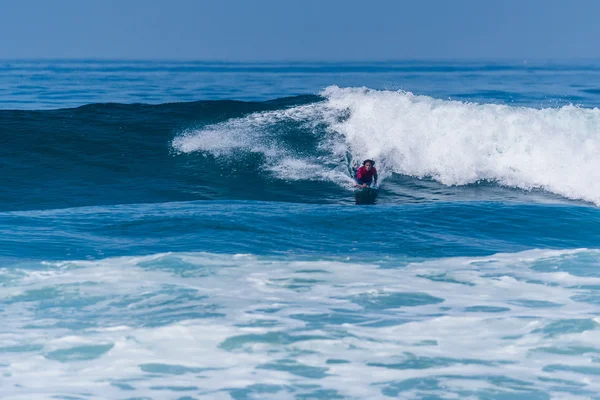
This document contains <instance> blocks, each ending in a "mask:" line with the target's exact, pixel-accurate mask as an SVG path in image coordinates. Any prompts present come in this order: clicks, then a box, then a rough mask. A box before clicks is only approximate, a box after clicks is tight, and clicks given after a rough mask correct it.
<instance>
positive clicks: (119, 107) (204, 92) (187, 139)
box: [0, 60, 600, 400]
mask: <svg viewBox="0 0 600 400" xmlns="http://www.w3.org/2000/svg"><path fill="white" fill-rule="evenodd" d="M598 107H600V62H554V63H550V62H545V63H541V62H537V63H533V62H518V63H500V62H485V61H482V62H409V61H407V62H383V63H370V62H366V63H292V64H289V63H217V62H149V61H139V62H138V61H135V62H134V61H61V60H56V61H0V188H1V189H0V322H1V323H0V398H2V399H3V400H6V399H11V400H14V399H27V400H36V399H65V400H88V399H89V400H91V399H129V400H133V399H180V400H184V399H185V400H190V399H235V400H242V399H261V400H262V399H299V400H300V399H387V398H391V397H395V398H406V399H470V398H473V399H502V400H505V399H524V400H525V399H526V400H530V399H600V250H599V249H600V210H599V208H598V207H599V206H600V109H599V108H598ZM365 158H372V159H374V160H375V163H376V164H375V167H376V168H377V169H378V171H379V178H380V190H379V196H378V199H377V204H376V205H374V206H356V205H355V204H354V197H353V187H352V179H351V167H352V165H353V164H354V163H356V162H360V161H361V160H363V159H365Z"/></svg>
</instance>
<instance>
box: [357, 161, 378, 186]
mask: <svg viewBox="0 0 600 400" xmlns="http://www.w3.org/2000/svg"><path fill="white" fill-rule="evenodd" d="M355 180H356V186H360V187H361V188H366V187H367V186H371V183H374V186H377V169H376V168H375V161H373V160H370V159H367V160H365V161H363V163H362V167H360V168H359V169H358V171H356V178H355Z"/></svg>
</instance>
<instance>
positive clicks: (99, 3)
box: [0, 0, 600, 61]
mask: <svg viewBox="0 0 600 400" xmlns="http://www.w3.org/2000/svg"><path fill="white" fill-rule="evenodd" d="M599 17H600V1H596V0H569V1H567V0H560V1H559V0H543V1H542V0H493V1H492V0H477V1H476V0H454V1H451V0H446V1H444V0H411V1H408V0H407V1H402V0H397V1H392V0H361V1H357V0H345V1H341V0H296V1H289V0H278V1H276V0H254V1H253V0H169V1H166V0H164V1H162V0H161V1H158V0H144V1H142V0H118V1H117V0H0V37H1V38H2V39H1V40H0V59H15V58H109V59H184V60H225V61H268V60H303V61H309V60H322V61H342V60H349V61H351V60H370V61H374V60H402V59H518V60H535V59H571V58H579V59H581V58H585V59H593V58H596V59H597V58H600V41H599V40H598V39H599V38H600V23H599V22H598V20H599Z"/></svg>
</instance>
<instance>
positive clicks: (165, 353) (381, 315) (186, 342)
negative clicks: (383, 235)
mask: <svg viewBox="0 0 600 400" xmlns="http://www.w3.org/2000/svg"><path fill="white" fill-rule="evenodd" d="M580 255H581V256H582V258H583V259H585V260H586V262H589V263H590V264H589V267H590V269H593V268H595V267H596V266H597V263H598V261H600V252H599V251H596V250H567V251H561V250H554V251H540V250H534V251H527V252H522V253H516V254H498V255H494V256H490V257H476V258H469V257H460V258H449V259H436V260H430V261H423V262H413V263H410V264H408V265H406V264H403V263H399V265H398V266H396V267H395V268H390V267H392V266H393V263H392V265H390V264H387V265H386V268H380V267H378V265H375V264H363V263H351V262H343V263H342V262H332V261H303V262H297V261H293V260H284V259H276V258H260V257H256V256H252V255H231V256H230V255H216V254H208V253H183V254H177V253H173V254H171V253H166V254H155V255H152V256H148V257H122V258H112V259H106V260H100V261H75V262H68V263H46V264H45V265H43V266H41V269H42V270H43V271H46V273H40V271H36V270H32V269H31V268H28V269H26V270H19V271H18V273H17V274H14V276H13V278H12V280H11V281H9V282H7V283H6V285H3V286H0V298H1V299H3V303H4V304H5V305H4V306H3V308H2V309H0V318H2V321H3V324H2V327H1V328H0V342H1V343H5V344H4V346H10V347H11V348H12V350H10V349H9V350H6V349H4V350H2V351H0V374H3V380H2V384H3V398H7V399H18V398H30V399H43V398H48V397H52V396H54V395H71V396H76V395H77V394H78V393H91V395H92V396H96V397H109V398H121V397H132V396H133V397H143V396H147V397H150V398H156V397H157V396H158V397H160V396H166V397H173V396H175V395H176V394H177V395H179V396H183V395H184V394H186V395H190V396H192V397H206V398H211V396H212V395H213V394H214V395H215V397H218V396H217V394H219V393H222V391H223V390H224V389H226V388H229V389H233V388H237V389H243V388H246V387H249V386H251V385H277V386H280V387H281V390H280V391H278V392H275V393H270V394H267V393H261V394H260V395H258V394H257V395H256V396H257V397H259V398H290V397H293V396H294V395H295V394H298V393H305V394H306V393H308V392H310V390H309V389H308V388H307V387H300V386H294V385H307V384H311V385H317V386H319V387H321V388H323V389H325V390H335V391H337V393H339V394H341V395H344V396H348V397H354V398H356V397H358V398H373V399H384V398H387V396H386V395H384V394H383V393H382V392H381V389H382V388H385V387H386V386H388V385H389V384H390V382H399V381H404V380H406V379H410V378H414V379H421V378H436V377H437V378H438V379H441V381H442V382H443V385H442V386H443V387H444V393H441V392H440V391H439V390H437V389H435V388H430V389H424V388H423V387H422V386H420V387H419V388H413V389H411V390H409V391H406V392H402V393H401V396H409V395H412V396H414V397H419V393H420V394H421V395H423V394H424V393H429V394H431V395H441V394H444V395H447V394H448V393H450V392H453V393H455V394H457V393H458V392H459V391H460V390H472V391H478V390H479V391H481V390H486V389H489V390H495V391H499V390H500V391H506V390H510V389H507V388H505V387H503V386H502V384H501V383H500V384H499V383H494V382H493V381H490V380H486V379H482V377H483V376H488V377H493V376H498V377H505V378H507V379H514V380H519V381H523V382H526V386H527V387H528V388H529V389H535V390H539V391H542V392H545V393H549V394H551V395H554V396H560V395H561V394H562V395H564V392H561V391H557V390H556V389H555V387H554V386H556V385H554V384H553V383H552V382H549V381H544V380H540V378H550V379H567V380H571V381H573V382H575V383H577V384H581V385H582V388H584V389H585V390H588V391H590V392H596V393H597V392H600V383H598V381H597V380H596V379H594V378H595V377H596V376H595V375H594V373H591V372H590V373H586V370H585V369H582V368H592V367H595V366H596V365H597V362H596V361H593V359H592V358H593V357H594V356H595V355H596V354H597V353H598V352H600V329H598V326H600V324H598V322H597V320H598V316H597V313H598V307H597V304H595V303H594V301H593V300H592V301H590V302H585V301H580V300H577V296H578V295H582V294H583V295H586V294H591V295H592V296H593V295H597V293H598V292H597V290H596V289H594V286H593V285H597V284H598V278H596V277H586V276H576V275H574V274H572V273H570V272H569V270H568V267H567V268H566V269H564V267H563V270H561V271H555V272H548V273H544V272H539V271H536V270H534V269H532V266H534V265H536V266H539V265H540V264H543V265H545V266H548V267H551V266H552V265H554V264H558V263H560V264H561V265H563V266H564V265H565V259H567V258H569V257H572V258H577V257H579V256H580ZM578 265H579V267H580V266H581V263H579V264H578ZM182 269H183V270H182ZM549 269H550V268H548V270H549ZM13 287H18V288H19V291H18V294H17V293H16V292H14V291H13V290H11V288H13ZM53 290H54V291H56V292H53ZM411 293H412V294H415V293H418V294H419V295H421V296H431V297H429V299H432V298H438V299H440V300H442V302H441V303H440V302H438V301H424V302H421V303H419V302H417V303H415V304H413V305H412V306H407V305H404V306H403V305H402V304H403V303H402V301H400V302H399V303H398V304H390V303H386V301H387V300H386V299H389V298H390V296H402V295H409V294H411ZM23 294H26V296H25V297H23ZM19 296H21V297H19ZM38 297H39V298H38ZM528 302H529V303H528ZM532 302H533V303H532ZM535 302H537V303H535ZM49 304H53V305H52V307H50V308H48V305H49ZM474 306H478V307H480V308H479V310H473V309H470V308H471V307H474ZM206 311H208V312H214V313H218V314H219V315H213V316H210V315H209V316H206V317H201V316H198V315H197V314H198V313H202V312H206ZM45 314H49V315H50V316H51V317H52V318H49V319H47V320H46V319H44V315H45ZM148 316H150V318H147V317H148ZM302 316H303V317H302ZM328 316H329V317H331V318H332V319H328V318H329V317H328ZM166 317H169V318H170V320H169V321H166V322H164V323H158V322H160V321H161V319H164V318H166ZM336 318H338V320H337V321H336ZM73 319H74V320H77V321H79V320H81V319H90V320H93V321H97V322H98V326H92V327H88V328H82V329H76V328H69V327H68V326H63V325H61V324H57V322H61V321H69V320H73ZM339 319H341V320H339ZM311 320H314V321H315V322H316V323H311V322H310V321H311ZM565 321H567V322H568V321H571V322H569V324H567V325H565V326H563V327H562V328H559V329H558V331H557V330H556V324H557V323H564V322H565ZM572 321H582V323H584V324H586V326H585V329H575V330H573V329H571V326H572V324H573V323H574V322H572ZM152 322H155V323H157V324H156V325H153V324H152ZM374 322H379V323H381V324H380V325H374V324H373V323H374ZM553 324H554V325H553ZM553 326H554V328H553ZM252 335H254V336H252ZM293 338H297V339H298V338H302V340H297V341H294V340H292V339H293ZM19 346H34V347H33V348H30V349H29V350H27V349H21V350H19V349H18V347H19ZM90 347H91V348H92V349H93V348H101V351H102V352H103V353H102V354H100V355H98V356H97V357H95V358H91V359H86V358H85V357H79V358H77V357H71V358H69V357H66V356H64V354H65V352H69V351H74V352H76V353H77V352H80V353H82V354H83V353H84V352H85V351H86V349H87V348H90ZM553 348H554V349H562V350H564V349H570V348H581V349H588V350H582V351H580V352H579V353H578V352H577V351H576V352H575V353H574V354H568V353H561V352H554V353H548V352H547V351H544V350H543V349H553ZM540 349H542V350H540ZM57 352H58V353H57ZM56 354H59V355H63V358H64V359H63V360H62V361H61V359H60V357H59V356H57V355H56ZM84 355H85V354H84ZM332 359H338V360H339V359H342V360H346V361H347V362H346V363H330V362H327V361H328V360H332ZM418 360H425V361H424V362H428V361H426V360H434V361H435V360H437V363H433V364H432V365H429V367H428V368H419V367H412V368H411V367H410V365H411V364H410V363H411V362H412V363H418V362H419V361H418ZM469 360H476V361H478V362H479V363H471V362H469ZM278 363H283V364H285V363H287V365H289V366H291V367H292V368H293V367H296V368H304V369H305V370H306V369H310V368H313V370H312V371H313V372H314V371H317V372H314V373H315V376H314V377H311V376H310V374H309V375H308V376H307V375H302V372H300V374H299V375H298V374H296V375H295V374H293V373H291V372H289V371H286V370H284V369H281V368H278V367H277V365H281V364H278ZM403 363H404V364H403ZM394 364H396V365H404V366H403V367H398V368H386V367H385V365H394ZM552 365H559V366H560V368H563V369H555V370H552V369H551V368H550V370H547V369H544V368H545V367H547V366H552ZM569 366H570V367H572V368H574V369H573V370H570V371H569V370H565V369H564V368H565V367H567V368H568V367H569ZM161 368H162V369H163V370H161ZM165 368H166V369H167V370H168V369H169V368H171V372H168V371H167V372H165V371H164V369H165ZM577 368H580V369H579V370H578V369H577ZM161 371H162V372H161ZM318 371H323V373H324V374H323V375H321V376H320V375H319V372H318ZM112 383H114V384H116V385H117V386H115V385H111V384H112ZM122 384H126V385H130V386H131V387H133V388H134V390H122V389H121V388H119V386H118V385H122ZM190 386H193V387H196V389H191V390H189V391H188V390H183V394H182V392H177V388H176V387H180V388H181V387H184V388H185V387H190ZM292 387H294V388H295V389H294V390H296V392H295V394H292V393H291V392H289V391H287V390H288V389H289V388H292ZM157 388H159V389H157ZM169 388H174V389H169ZM286 388H287V389H286ZM411 393H412V394H411ZM219 395H220V394H219Z"/></svg>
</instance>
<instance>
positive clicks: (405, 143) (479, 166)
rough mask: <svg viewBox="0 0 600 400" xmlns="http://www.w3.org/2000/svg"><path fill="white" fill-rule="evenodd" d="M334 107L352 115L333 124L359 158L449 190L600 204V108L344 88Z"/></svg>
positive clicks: (331, 93) (333, 91)
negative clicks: (489, 184)
mask: <svg viewBox="0 0 600 400" xmlns="http://www.w3.org/2000/svg"><path fill="white" fill-rule="evenodd" d="M323 95H324V96H325V97H326V98H327V106H328V107H332V108H335V109H338V110H349V118H348V119H347V120H344V121H342V122H339V123H336V124H333V126H332V129H333V130H335V131H337V132H340V133H342V135H343V136H344V137H345V139H346V141H347V142H348V144H349V146H350V148H352V149H356V150H359V149H360V154H359V156H370V157H373V158H376V159H382V160H384V163H382V164H383V165H385V167H387V168H389V169H391V170H392V171H393V172H397V173H401V174H406V175H412V176H417V177H426V176H427V177H433V178H435V179H436V180H439V181H440V182H442V183H444V184H447V185H463V184H467V183H472V182H477V181H479V180H492V181H497V182H499V183H501V184H503V185H507V186H512V187H518V188H523V189H532V188H542V189H545V190H548V191H551V192H554V193H558V194H561V195H563V196H566V197H570V198H577V199H584V200H588V201H592V202H594V203H596V204H600V189H598V188H597V187H595V185H591V184H590V182H596V181H597V180H598V179H599V178H600V158H599V157H598V156H597V155H598V153H599V151H600V110H598V109H597V108H594V109H584V108H579V107H574V106H565V107H561V108H555V109H534V108H526V107H511V106H506V105H496V104H475V103H464V102H459V101H448V100H439V99H433V98H431V97H427V96H415V95H413V94H411V93H408V92H390V91H374V90H368V89H356V88H350V89H340V88H337V87H330V88H328V89H326V90H325V91H324V92H323Z"/></svg>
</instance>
